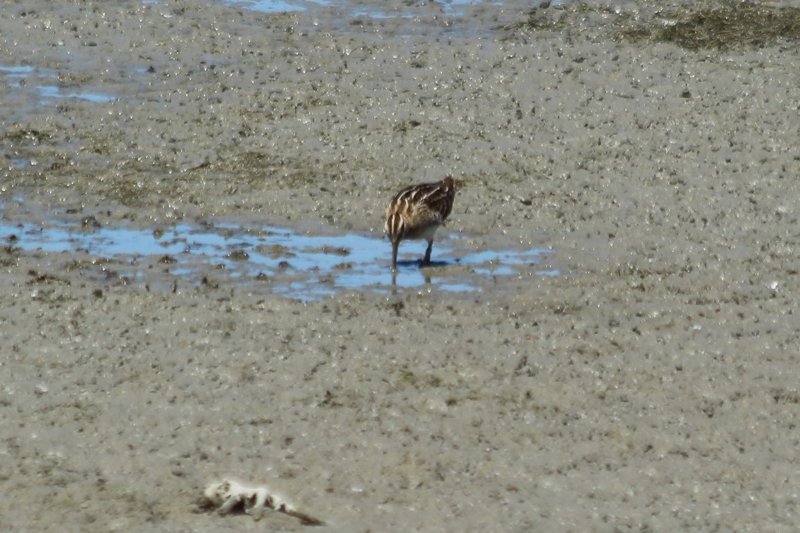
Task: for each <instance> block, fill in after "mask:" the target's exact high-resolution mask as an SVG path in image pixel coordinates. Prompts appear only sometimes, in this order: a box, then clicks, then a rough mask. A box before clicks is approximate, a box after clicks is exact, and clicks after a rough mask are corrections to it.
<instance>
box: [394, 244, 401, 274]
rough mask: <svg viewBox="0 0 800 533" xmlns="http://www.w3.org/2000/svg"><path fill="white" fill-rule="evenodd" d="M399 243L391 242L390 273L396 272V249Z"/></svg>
mask: <svg viewBox="0 0 800 533" xmlns="http://www.w3.org/2000/svg"><path fill="white" fill-rule="evenodd" d="M399 245H400V241H392V272H397V247H398V246H399Z"/></svg>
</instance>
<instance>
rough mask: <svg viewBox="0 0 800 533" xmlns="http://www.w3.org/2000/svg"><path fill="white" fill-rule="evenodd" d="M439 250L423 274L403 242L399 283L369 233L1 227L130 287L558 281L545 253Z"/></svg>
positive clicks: (455, 244)
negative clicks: (151, 276)
mask: <svg viewBox="0 0 800 533" xmlns="http://www.w3.org/2000/svg"><path fill="white" fill-rule="evenodd" d="M442 233H443V235H442V238H441V239H439V240H437V241H436V242H435V243H434V262H433V264H432V265H431V266H430V267H426V268H420V267H419V260H418V258H419V257H421V255H422V254H423V252H424V248H425V243H424V242H414V241H411V242H403V243H402V245H401V257H400V259H401V261H400V262H399V268H398V272H397V274H396V276H392V274H391V272H390V269H389V257H390V245H389V243H388V241H386V240H385V239H383V238H378V237H376V236H373V235H364V234H357V233H349V234H344V235H312V234H305V233H300V232H297V231H295V230H292V229H290V228H280V227H273V226H262V227H259V228H257V229H252V228H243V227H241V226H237V225H232V224H218V225H210V224H206V225H196V226H193V225H188V224H182V225H176V226H171V227H168V228H164V229H156V230H152V229H150V230H143V229H135V228H121V227H102V226H100V225H99V223H97V221H96V220H95V219H94V217H88V218H86V219H84V220H83V223H82V224H77V223H65V222H51V223H49V224H44V225H37V224H31V223H21V224H13V223H9V222H6V221H3V222H0V235H1V236H3V237H4V239H5V241H6V243H8V244H9V245H10V246H12V247H13V248H17V249H20V250H25V251H35V250H40V251H42V252H48V253H62V252H66V253H75V252H81V253H86V254H89V255H90V256H92V257H99V258H102V259H103V260H104V261H103V262H102V264H103V265H104V267H103V268H104V269H106V268H109V267H108V265H109V261H113V262H115V263H116V265H114V268H117V269H119V270H121V271H124V275H125V278H126V279H133V280H138V281H144V279H146V276H147V275H148V272H147V271H148V270H150V271H152V270H153V266H154V265H159V266H160V267H161V268H160V269H158V270H159V271H163V272H167V273H168V275H169V276H170V277H171V278H173V279H174V280H176V281H177V280H183V281H184V282H189V283H200V282H201V280H202V282H207V279H208V278H207V276H214V277H216V278H220V277H227V278H228V279H229V280H230V281H231V282H235V283H242V282H244V283H248V284H251V285H258V286H265V287H266V288H267V290H269V291H271V292H275V293H278V294H283V295H285V296H288V297H291V298H297V299H301V300H316V299H320V298H323V297H325V296H329V295H333V294H335V293H336V292H338V291H340V290H343V289H354V290H372V291H379V292H386V291H389V290H390V289H392V288H393V287H401V288H428V289H431V290H438V291H445V292H450V293H469V292H474V291H480V290H483V287H484V286H485V285H486V283H487V279H491V280H493V281H494V282H496V281H497V277H498V276H500V277H504V276H505V277H508V276H521V275H557V274H558V271H557V270H554V269H549V270H548V269H546V268H545V267H542V266H541V261H542V259H543V258H544V257H545V256H546V255H547V254H548V252H549V251H548V250H547V249H544V248H533V249H527V250H511V249H506V250H499V251H497V250H486V249H483V250H479V251H476V250H473V249H470V247H469V246H468V245H467V243H466V242H465V241H466V239H463V238H447V235H446V234H444V232H442Z"/></svg>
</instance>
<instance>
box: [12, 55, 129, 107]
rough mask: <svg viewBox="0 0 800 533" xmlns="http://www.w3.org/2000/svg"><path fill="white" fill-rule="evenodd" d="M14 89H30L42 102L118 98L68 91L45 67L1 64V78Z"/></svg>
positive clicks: (100, 100) (94, 100)
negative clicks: (60, 85) (59, 84)
mask: <svg viewBox="0 0 800 533" xmlns="http://www.w3.org/2000/svg"><path fill="white" fill-rule="evenodd" d="M3 78H4V79H5V82H6V83H7V84H8V85H9V86H10V87H11V88H12V89H14V90H19V91H29V92H31V93H32V94H36V95H38V96H39V98H38V101H39V103H42V104H49V103H54V102H56V101H57V100H60V99H75V100H84V101H87V102H92V103H106V102H113V101H114V100H116V99H117V98H116V96H114V95H110V94H103V93H98V92H94V91H67V92H65V91H64V90H63V89H62V88H61V87H59V86H58V85H54V83H56V82H57V81H58V76H57V74H56V73H55V72H54V71H52V70H50V69H44V68H37V67H34V66H31V65H0V79H3Z"/></svg>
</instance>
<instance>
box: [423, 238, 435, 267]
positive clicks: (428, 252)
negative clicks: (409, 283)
mask: <svg viewBox="0 0 800 533" xmlns="http://www.w3.org/2000/svg"><path fill="white" fill-rule="evenodd" d="M431 250H433V239H430V240H429V241H428V249H427V250H425V258H424V259H423V260H422V264H423V265H430V264H431Z"/></svg>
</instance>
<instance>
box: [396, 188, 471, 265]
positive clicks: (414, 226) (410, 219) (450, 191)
mask: <svg viewBox="0 0 800 533" xmlns="http://www.w3.org/2000/svg"><path fill="white" fill-rule="evenodd" d="M455 197H456V184H455V181H453V178H452V176H447V177H446V178H445V179H443V180H442V181H437V182H435V183H420V184H418V185H412V186H410V187H406V188H405V189H403V190H402V191H400V192H398V193H397V194H395V195H394V197H393V198H392V201H391V203H389V207H388V208H387V209H386V224H385V225H384V232H385V233H386V235H387V236H388V237H389V240H390V241H392V270H397V248H398V246H399V245H400V241H402V240H404V239H425V240H426V241H428V249H427V250H425V258H424V259H423V260H422V264H423V265H427V264H429V263H430V262H431V249H432V248H433V234H434V233H436V229H437V228H438V227H439V226H440V225H442V224H443V223H444V221H445V220H446V219H447V216H448V215H449V214H450V211H451V210H452V209H453V200H454V199H455Z"/></svg>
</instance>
